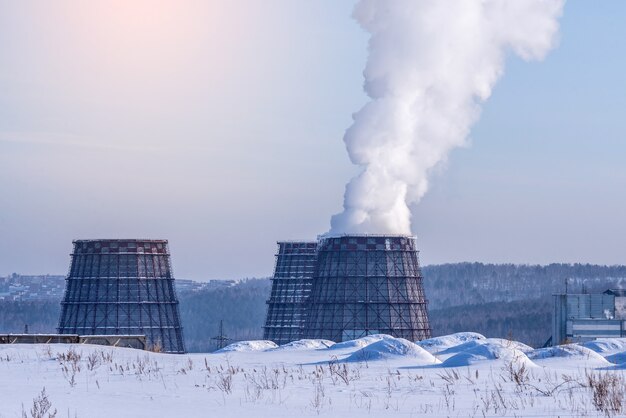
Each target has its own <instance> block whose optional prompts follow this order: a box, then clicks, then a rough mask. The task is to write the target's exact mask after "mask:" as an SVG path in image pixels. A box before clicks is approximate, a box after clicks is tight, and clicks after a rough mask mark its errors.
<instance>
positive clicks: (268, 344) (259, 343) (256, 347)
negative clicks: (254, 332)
mask: <svg viewBox="0 0 626 418" xmlns="http://www.w3.org/2000/svg"><path fill="white" fill-rule="evenodd" d="M276 347H278V346H277V345H276V343H275V342H273V341H267V340H255V341H239V342H236V343H233V344H230V345H227V346H226V347H224V348H221V349H219V350H217V351H216V352H215V353H230V352H248V351H265V350H269V349H272V348H276Z"/></svg>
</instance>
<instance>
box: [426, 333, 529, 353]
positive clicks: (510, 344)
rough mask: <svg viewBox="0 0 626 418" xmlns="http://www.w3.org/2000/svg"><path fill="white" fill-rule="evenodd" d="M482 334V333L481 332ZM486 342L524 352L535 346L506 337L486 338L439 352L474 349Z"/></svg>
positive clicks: (460, 351) (457, 351) (459, 351)
mask: <svg viewBox="0 0 626 418" xmlns="http://www.w3.org/2000/svg"><path fill="white" fill-rule="evenodd" d="M479 335H480V334H479ZM484 344H492V345H494V346H499V347H504V348H507V349H511V350H519V351H521V352H523V353H526V352H530V351H533V348H532V347H530V346H528V345H526V344H524V343H520V342H519V341H511V340H506V339H504V338H486V339H484V340H474V341H468V342H466V343H463V344H459V345H455V346H452V347H449V348H446V349H445V350H443V351H440V352H439V353H438V354H454V353H462V352H466V351H469V350H473V349H474V348H476V347H479V346H481V345H484Z"/></svg>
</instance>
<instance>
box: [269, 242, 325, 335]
mask: <svg viewBox="0 0 626 418" xmlns="http://www.w3.org/2000/svg"><path fill="white" fill-rule="evenodd" d="M316 248H317V243H316V242H289V241H283V242H278V253H277V254H276V265H275V267H274V277H273V278H272V293H271V294H270V298H269V299H268V301H267V317H266V320H265V327H264V338H265V339H266V340H271V341H274V342H275V343H277V344H286V343H288V342H291V341H295V340H299V339H300V338H302V331H303V329H304V326H305V324H306V302H307V301H308V298H309V294H310V292H311V286H312V280H313V272H314V271H315V260H316V257H317V256H316V254H317V253H316Z"/></svg>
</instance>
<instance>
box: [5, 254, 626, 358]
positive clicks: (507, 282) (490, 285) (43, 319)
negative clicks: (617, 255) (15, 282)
mask: <svg viewBox="0 0 626 418" xmlns="http://www.w3.org/2000/svg"><path fill="white" fill-rule="evenodd" d="M422 272H423V275H424V287H425V291H426V296H427V298H428V300H429V314H430V320H431V325H432V328H433V333H434V335H445V334H450V333H453V332H458V331H476V332H480V333H482V334H484V335H486V336H488V337H512V338H514V339H516V340H518V341H522V342H525V343H527V344H529V345H532V346H541V345H542V344H543V343H544V342H545V341H546V340H547V339H548V338H549V336H550V333H551V329H550V319H551V302H552V299H551V295H552V294H554V293H562V292H564V290H565V285H566V281H567V282H568V287H569V291H570V292H602V291H604V290H606V289H607V288H616V287H622V288H626V266H597V265H588V264H550V265H548V266H530V265H513V264H504V265H502V264H499V265H495V264H482V263H456V264H444V265H436V266H426V267H424V268H423V269H422ZM270 286H271V284H270V280H269V279H249V280H242V281H240V282H238V283H237V284H235V285H233V286H228V287H220V288H214V289H207V290H203V291H199V292H193V293H191V292H190V293H184V292H183V293H180V294H179V299H180V310H181V318H182V321H183V326H184V334H185V340H186V344H187V349H188V350H189V351H212V350H214V349H215V345H214V343H213V341H212V340H211V337H214V336H216V335H217V334H218V327H219V322H220V320H223V321H224V331H225V334H226V335H227V336H228V337H229V338H231V339H232V340H244V339H258V338H261V337H262V335H263V330H262V326H263V322H264V320H265V309H266V305H265V300H266V299H267V298H268V296H269V292H270ZM59 302H60V301H50V302H43V303H42V302H0V333H9V332H23V331H24V324H28V326H29V331H30V332H55V329H56V325H57V321H58V317H59V311H60V306H59Z"/></svg>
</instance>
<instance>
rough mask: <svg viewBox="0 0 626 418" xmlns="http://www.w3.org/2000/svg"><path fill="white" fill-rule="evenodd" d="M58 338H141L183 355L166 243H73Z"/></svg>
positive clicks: (176, 301)
mask: <svg viewBox="0 0 626 418" xmlns="http://www.w3.org/2000/svg"><path fill="white" fill-rule="evenodd" d="M61 308H62V309H61V317H60V320H59V328H58V332H59V333H60V334H80V335H102V336H111V335H145V336H146V342H147V345H148V347H152V348H155V347H160V348H161V350H162V351H164V352H168V353H184V352H185V344H184V341H183V331H182V327H181V324H180V315H179V310H178V299H177V297H176V293H175V290H174V278H173V277H172V268H171V264H170V255H169V250H168V245H167V241H166V240H135V239H124V240H118V239H108V240H77V241H74V251H73V253H72V262H71V265H70V271H69V273H68V275H67V279H66V286H65V295H64V297H63V301H62V302H61Z"/></svg>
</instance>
